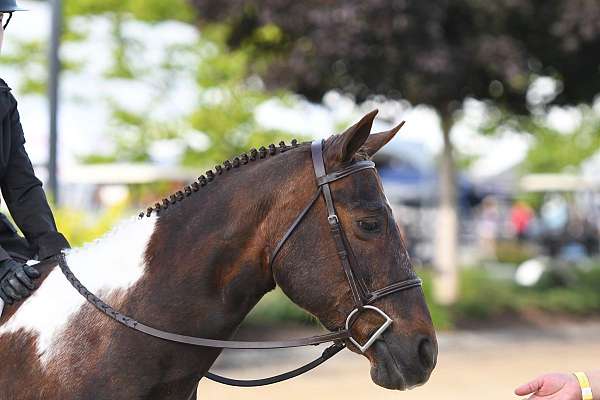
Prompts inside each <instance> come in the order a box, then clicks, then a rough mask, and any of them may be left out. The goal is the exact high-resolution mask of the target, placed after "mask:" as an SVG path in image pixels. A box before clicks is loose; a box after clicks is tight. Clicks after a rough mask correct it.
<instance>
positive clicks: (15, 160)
mask: <svg viewBox="0 0 600 400" xmlns="http://www.w3.org/2000/svg"><path fill="white" fill-rule="evenodd" d="M13 100H14V98H13ZM10 135H11V137H10V142H11V143H10V145H11V154H10V160H9V163H8V168H7V170H6V173H5V175H4V177H3V178H2V182H1V183H0V189H1V190H2V196H3V197H4V200H5V201H6V205H7V206H8V209H9V210H10V214H11V215H12V217H13V219H14V220H15V222H16V224H17V225H18V226H19V228H20V229H21V231H22V232H23V234H24V235H25V237H26V238H27V240H28V241H29V243H31V244H32V245H34V246H35V247H36V248H37V252H38V257H39V259H45V258H47V257H50V256H52V255H55V254H58V252H60V250H61V249H63V248H66V247H69V243H68V242H67V240H66V239H65V238H64V236H63V235H62V234H60V233H59V232H57V230H56V224H55V222H54V217H53V216H52V211H51V210H50V207H49V206H48V201H47V200H46V195H45V194H44V191H43V189H42V182H41V181H40V180H39V179H37V178H36V176H35V174H34V171H33V167H32V165H31V161H30V160H29V156H28V155H27V152H26V151H25V146H24V145H25V136H24V134H23V128H22V127H21V122H20V119H19V112H18V111H17V102H16V100H14V107H13V108H12V109H11V112H10ZM3 253H5V252H3V251H0V258H1V257H2V254H3Z"/></svg>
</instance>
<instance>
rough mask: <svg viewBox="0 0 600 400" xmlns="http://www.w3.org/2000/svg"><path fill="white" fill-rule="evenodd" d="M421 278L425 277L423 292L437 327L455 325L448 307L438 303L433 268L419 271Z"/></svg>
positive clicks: (444, 327) (443, 327) (447, 327)
mask: <svg viewBox="0 0 600 400" xmlns="http://www.w3.org/2000/svg"><path fill="white" fill-rule="evenodd" d="M417 273H418V274H419V276H420V277H421V279H423V292H424V294H425V301H426V302H427V307H428V308H429V312H430V314H431V319H432V320H433V325H434V326H435V329H439V330H446V329H450V328H452V327H453V325H454V322H453V321H452V315H451V313H450V310H449V309H448V308H447V307H444V306H441V305H439V304H437V303H436V302H435V300H434V296H433V276H432V275H433V274H432V272H431V270H423V271H417Z"/></svg>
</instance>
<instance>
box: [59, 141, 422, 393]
mask: <svg viewBox="0 0 600 400" xmlns="http://www.w3.org/2000/svg"><path fill="white" fill-rule="evenodd" d="M311 155H312V160H313V167H314V171H315V176H316V184H317V187H318V189H317V191H316V193H315V195H314V196H313V198H312V199H311V201H310V202H309V204H308V205H307V206H306V207H305V208H304V209H303V210H302V211H301V212H300V213H299V214H298V216H297V217H296V218H295V219H294V221H293V223H292V225H291V226H290V227H289V228H288V230H287V231H286V233H285V234H284V236H283V237H282V239H281V240H280V241H279V242H277V246H276V247H275V250H274V251H273V255H272V256H271V259H270V263H269V264H270V267H272V265H273V263H274V261H275V259H276V258H277V255H278V254H279V252H280V250H281V249H282V247H283V245H284V244H285V243H286V242H287V240H288V239H289V238H290V236H291V235H292V234H293V232H294V231H295V229H296V228H297V227H298V225H299V224H300V223H301V222H302V220H303V219H304V217H305V216H306V214H308V212H309V211H310V209H311V208H312V206H313V205H314V204H315V203H316V202H317V200H318V199H319V197H321V195H323V198H324V200H325V205H326V208H327V214H328V215H327V222H328V225H329V228H330V232H331V235H332V237H333V239H334V242H335V244H336V250H337V254H338V257H339V259H340V262H341V264H342V268H343V270H344V273H345V275H346V278H347V280H348V283H349V285H350V289H351V291H352V297H353V300H354V304H355V306H356V307H355V309H354V310H353V311H352V312H351V313H350V314H349V315H348V317H347V319H346V325H345V328H343V329H340V330H339V331H337V332H331V333H326V334H323V335H317V336H311V337H306V338H299V339H291V340H284V341H235V340H219V339H209V338H201V337H195V336H185V335H180V334H177V333H173V332H168V331H163V330H160V329H156V328H153V327H151V326H148V325H145V324H143V323H141V322H139V321H137V320H135V319H134V318H131V317H129V316H126V315H124V314H122V313H120V312H119V311H117V310H115V309H114V308H112V307H111V306H110V305H108V304H106V303H105V302H104V301H102V300H101V299H100V298H98V297H97V296H96V295H94V294H93V293H91V292H90V291H89V290H88V289H87V288H86V287H85V286H84V285H83V284H82V283H81V282H80V281H79V279H77V277H76V276H75V275H74V274H73V272H72V271H71V269H70V268H69V266H68V265H67V260H66V256H65V254H64V253H61V254H60V255H59V256H58V265H59V267H60V270H61V271H62V273H63V274H64V276H65V277H66V278H67V280H68V281H69V283H70V284H71V285H72V286H73V287H74V288H75V289H76V290H77V291H78V292H79V293H80V294H81V295H82V296H83V297H84V298H85V299H86V300H87V301H88V302H89V303H91V304H92V305H93V306H94V307H96V309H98V310H99V311H100V312H102V313H103V314H105V315H107V316H108V317H110V318H111V319H113V320H115V321H117V322H119V323H120V324H122V325H124V326H126V327H127V328H130V329H133V330H136V331H138V332H142V333H144V334H146V335H149V336H153V337H155V338H159V339H163V340H166V341H169V342H176V343H183V344H188V345H192V346H200V347H211V348H221V349H281V348H291V347H302V346H315V345H319V344H322V343H331V342H333V344H332V345H331V346H329V347H328V348H326V349H325V350H324V351H323V353H322V355H321V356H320V357H319V358H317V359H316V360H314V361H311V362H310V363H308V364H306V365H304V366H302V367H300V368H298V369H295V370H293V371H290V372H287V373H284V374H281V375H276V376H273V377H270V378H265V379H258V380H247V381H245V380H244V381H242V380H235V379H229V378H225V377H222V376H219V375H215V374H212V373H210V372H207V373H206V375H205V376H206V377H207V378H209V379H211V380H214V381H216V382H219V383H223V384H227V385H231V386H244V387H251V386H262V385H269V384H272V383H276V382H281V381H284V380H287V379H291V378H293V377H296V376H298V375H301V374H303V373H305V372H308V371H310V370H311V369H313V368H315V367H317V366H318V365H320V364H322V363H323V362H325V361H327V360H328V359H329V358H331V357H333V356H334V355H335V354H337V353H338V352H340V351H341V350H342V349H344V348H345V347H346V345H345V343H344V340H350V342H352V343H353V344H354V345H355V346H356V347H357V348H358V349H359V350H360V351H361V352H363V353H364V352H365V351H366V350H367V349H368V348H369V347H370V346H371V345H372V344H373V343H374V342H375V341H376V340H377V339H378V338H379V337H380V336H381V335H382V334H383V333H384V332H385V331H386V330H387V329H388V328H389V326H390V325H391V324H392V319H391V318H390V317H389V316H388V315H387V314H385V313H384V312H383V311H382V310H381V309H379V308H377V307H375V306H373V305H372V304H373V303H374V302H375V301H376V300H378V299H380V298H382V297H384V296H387V295H389V294H392V293H396V292H399V291H403V290H407V289H411V288H415V287H419V286H421V285H422V281H421V279H419V278H412V279H407V280H403V281H399V282H396V283H393V284H391V285H389V286H386V287H384V288H382V289H379V290H375V291H369V289H368V288H367V286H366V284H365V282H364V280H363V279H361V278H357V275H356V273H355V268H354V266H353V264H352V262H351V260H353V259H354V257H349V255H350V254H352V253H351V251H352V249H351V247H350V245H349V243H348V241H347V239H346V238H345V235H344V232H343V229H342V226H341V225H340V221H339V218H338V216H337V214H336V211H335V207H334V202H333V196H332V193H331V188H330V186H329V184H330V183H331V182H335V181H337V180H339V179H343V178H345V177H347V176H350V175H352V174H355V173H357V172H359V171H363V170H367V169H375V164H374V163H373V162H372V161H357V162H354V163H352V164H350V165H348V166H346V167H344V168H342V169H340V170H337V171H334V172H332V173H329V174H327V172H326V169H325V162H324V159H323V142H322V141H315V142H313V143H312V144H311ZM365 310H372V311H374V312H376V313H378V314H380V315H381V316H382V317H383V318H384V320H385V322H384V323H383V324H382V325H381V326H380V327H379V328H378V329H377V330H376V331H375V332H374V333H373V334H372V335H371V336H370V337H369V339H368V340H367V341H366V343H364V344H361V343H359V342H358V341H357V340H356V339H355V338H353V337H352V334H351V332H350V328H351V326H352V324H353V323H354V322H355V321H356V319H357V317H358V315H359V314H360V313H361V312H363V311H365ZM192 395H193V394H192Z"/></svg>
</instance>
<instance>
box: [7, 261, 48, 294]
mask: <svg viewBox="0 0 600 400" xmlns="http://www.w3.org/2000/svg"><path fill="white" fill-rule="evenodd" d="M39 277H40V272H39V271H38V270H37V269H36V268H34V267H32V266H29V265H24V264H20V263H18V262H16V261H15V260H13V259H12V258H9V259H6V260H4V261H2V262H0V298H1V299H2V300H3V301H4V302H5V303H6V304H13V303H14V302H15V301H19V300H21V299H24V298H25V297H27V296H29V295H30V294H31V292H32V291H33V289H35V285H34V284H33V280H34V279H37V278H39Z"/></svg>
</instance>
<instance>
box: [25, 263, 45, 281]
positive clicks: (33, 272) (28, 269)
mask: <svg viewBox="0 0 600 400" xmlns="http://www.w3.org/2000/svg"><path fill="white" fill-rule="evenodd" d="M23 269H24V270H25V273H26V274H27V276H29V277H30V278H31V279H37V278H39V277H40V276H41V274H40V271H38V270H37V268H35V267H32V266H31V265H25V266H24V267H23Z"/></svg>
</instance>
